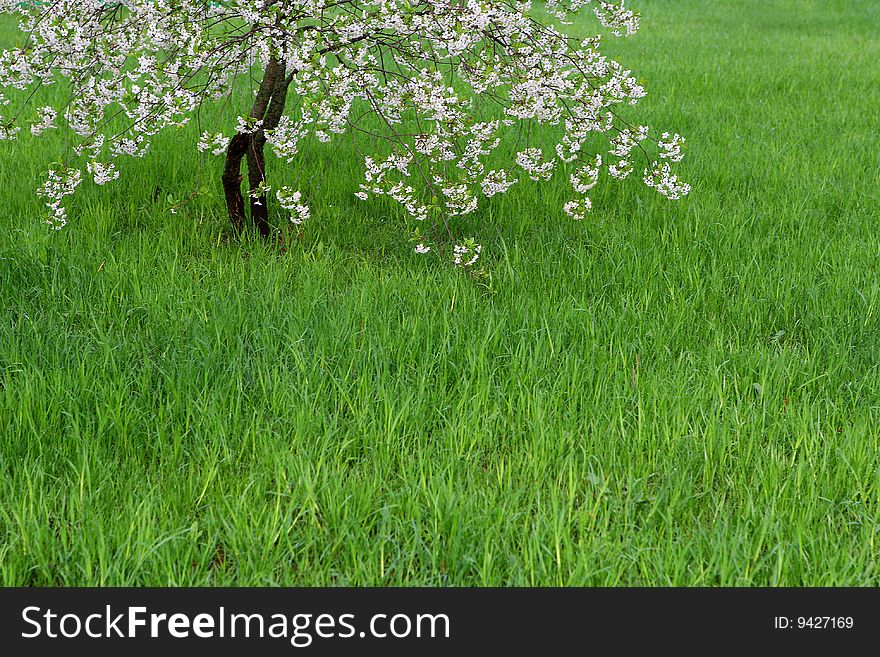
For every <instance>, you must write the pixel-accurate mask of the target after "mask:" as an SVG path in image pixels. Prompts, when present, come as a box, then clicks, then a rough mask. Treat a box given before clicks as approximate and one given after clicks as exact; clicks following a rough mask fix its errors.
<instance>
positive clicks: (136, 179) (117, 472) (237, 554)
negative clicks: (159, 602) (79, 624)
mask: <svg viewBox="0 0 880 657" xmlns="http://www.w3.org/2000/svg"><path fill="white" fill-rule="evenodd" d="M634 4H635V3H634ZM638 5H639V6H640V8H641V9H642V12H643V16H644V21H643V30H642V31H641V33H640V34H639V35H638V36H637V37H635V38H634V39H632V40H628V41H626V42H622V43H618V44H615V46H614V48H615V50H616V51H619V52H620V53H621V56H622V57H625V61H626V63H628V64H629V65H630V66H632V67H633V68H634V69H635V70H636V72H637V74H638V75H639V76H641V77H642V78H643V79H644V80H645V82H646V84H647V85H648V90H649V92H651V93H652V95H651V96H650V97H649V99H647V100H646V101H645V103H644V105H643V107H642V108H641V109H642V110H643V111H640V113H639V114H640V115H641V116H647V119H648V120H649V121H650V122H651V123H652V124H654V125H656V126H658V127H665V128H669V129H672V130H674V131H677V132H680V133H682V134H683V135H685V136H686V137H687V138H688V158H687V159H686V160H685V162H684V163H683V167H682V172H683V174H684V176H685V177H686V178H687V179H688V180H690V181H691V182H692V183H693V184H694V191H693V192H692V195H691V197H689V198H688V199H687V200H685V201H682V202H680V203H678V204H671V203H668V202H665V201H664V200H663V199H661V198H659V197H657V196H656V195H655V194H654V193H653V192H651V190H648V189H645V188H644V187H642V186H641V185H640V184H639V183H638V181H629V182H632V184H629V182H628V183H627V184H623V185H620V184H618V185H607V186H605V187H603V188H602V189H600V190H597V193H596V194H595V195H594V198H593V200H594V204H595V210H594V212H593V214H592V217H591V218H590V220H589V221H588V222H586V223H583V224H577V223H574V222H572V221H570V220H569V219H568V218H567V217H565V216H564V215H563V214H562V212H561V209H560V208H561V205H562V202H563V201H564V200H565V198H566V197H567V195H566V181H565V180H564V179H562V177H560V178H559V179H557V180H555V181H554V182H552V183H550V184H546V185H543V186H541V185H534V186H523V187H520V188H515V189H514V190H512V191H511V192H510V193H509V194H508V195H506V196H504V197H503V198H496V199H493V202H492V203H490V204H489V205H488V206H486V208H485V209H484V210H482V211H481V212H480V214H479V216H477V217H476V218H475V219H474V220H473V221H472V222H471V224H470V225H469V226H467V227H466V228H465V231H466V232H469V233H471V234H473V235H474V236H475V237H476V238H477V240H478V241H480V242H482V243H483V244H484V253H485V266H486V268H487V271H488V272H489V273H490V278H488V279H486V280H485V281H484V282H482V283H479V282H475V281H474V280H472V279H471V278H469V277H467V276H465V275H463V274H461V272H458V271H455V270H453V269H452V268H451V267H449V266H447V265H445V264H443V263H442V262H440V261H439V260H438V259H433V258H431V257H420V256H417V255H415V254H414V253H412V248H411V246H409V245H408V244H407V242H406V234H405V232H404V231H403V229H402V227H401V225H400V223H399V221H398V220H397V219H396V215H394V214H390V213H389V206H385V205H383V204H381V203H373V202H371V203H367V204H364V203H361V202H359V201H357V200H356V199H353V198H352V196H351V192H353V191H355V185H356V177H355V176H356V173H357V165H358V162H357V161H356V160H354V159H353V158H352V157H349V156H346V155H345V154H344V153H338V152H333V151H330V150H327V151H326V152H325V151H320V152H317V151H316V152H315V153H313V154H310V156H309V157H310V160H309V164H308V167H309V172H310V173H311V174H313V175H317V176H318V177H320V178H323V179H324V180H325V181H330V183H329V184H326V185H325V186H324V192H323V195H322V196H321V197H320V198H318V199H317V200H315V199H314V198H313V199H312V200H313V219H312V221H311V223H310V224H309V226H308V228H307V230H306V235H305V238H304V240H303V241H302V243H301V244H300V245H297V246H296V247H294V248H291V249H290V250H289V251H288V252H287V253H284V254H279V253H278V252H277V249H275V250H273V249H271V248H268V247H265V246H262V245H260V244H259V243H253V242H250V241H246V242H245V243H236V242H228V241H226V240H223V239H220V236H221V234H222V232H223V231H224V230H225V224H226V220H225V219H224V216H223V208H222V206H221V198H220V195H219V194H215V193H213V191H212V193H211V194H209V195H202V196H199V197H198V198H196V199H195V200H194V201H193V202H192V203H191V204H189V205H187V206H185V207H184V208H183V209H182V210H181V211H180V213H179V214H177V215H172V214H170V213H169V212H168V211H167V209H166V205H167V204H166V203H165V201H164V199H165V197H166V196H167V195H170V196H172V197H174V198H183V197H185V196H186V195H188V194H189V193H190V192H191V191H192V190H193V189H194V188H195V187H197V183H196V181H195V180H194V179H193V175H192V169H193V167H194V166H195V163H196V162H197V158H196V157H195V155H194V149H192V148H191V147H190V145H189V144H190V143H191V141H192V140H190V137H192V136H193V133H194V131H189V132H187V133H186V135H187V139H183V140H178V139H176V136H171V137H168V138H166V139H165V140H164V141H163V142H161V144H164V147H161V144H160V147H159V148H157V149H156V150H155V151H154V152H153V153H152V154H151V155H150V157H148V158H147V159H146V160H145V161H143V162H136V163H134V164H133V165H132V166H131V167H128V168H127V169H126V170H125V171H124V176H123V179H122V180H120V181H119V182H118V183H116V184H114V185H113V186H110V187H108V188H107V189H106V190H97V189H95V188H94V187H93V186H92V185H91V184H89V185H85V186H84V188H83V190H82V194H81V195H80V196H79V197H78V198H77V199H76V200H75V202H74V203H73V208H72V214H71V224H70V225H69V226H68V228H67V229H65V230H64V231H62V232H60V233H57V234H55V233H52V234H50V233H49V231H47V229H46V228H45V227H44V226H43V225H42V224H41V223H40V202H39V200H38V199H37V198H36V197H35V196H34V195H33V194H32V193H31V190H33V189H35V188H36V186H37V184H38V183H39V181H40V180H41V171H42V170H44V169H45V167H46V165H47V164H48V162H50V161H52V160H53V159H56V158H57V156H58V153H59V152H58V150H57V148H58V147H59V146H60V142H57V143H55V144H54V145H53V142H52V141H47V142H42V141H37V140H30V139H23V140H22V141H21V142H19V143H18V144H16V145H10V144H9V143H3V144H0V180H2V181H3V189H2V190H0V207H2V208H3V215H2V219H0V221H2V226H3V230H2V231H0V300H2V312H3V321H2V322H0V471H2V476H0V583H2V584H6V585H62V584H64V585H73V584H78V585H490V584H491V585H508V584H511V585H513V584H516V585H536V584H542V585H668V584H674V585H681V584H687V585H878V584H880V569H878V566H877V557H878V554H880V536H878V530H880V498H878V495H880V490H878V482H880V325H878V313H880V280H878V271H880V226H878V218H880V216H878V215H880V212H878V207H880V156H878V153H880V131H878V130H877V126H878V124H880V67H878V66H877V65H876V62H877V61H878V60H880V39H878V34H880V6H878V4H877V3H876V2H872V1H868V0H865V1H862V2H859V1H855V0H854V1H844V0H822V1H821V2H820V1H819V0H765V1H761V2H759V1H758V0H754V1H752V2H742V1H740V0H724V1H722V0H716V1H714V2H701V1H697V0H675V1H674V2H673V1H671V0H670V1H662V0H643V1H642V2H639V3H638ZM5 34H6V35H7V36H6V37H4V38H7V39H8V38H9V34H10V32H9V31H8V30H7V31H6V32H5ZM53 146H54V147H53ZM219 165H220V163H219V162H216V161H213V160H212V161H210V162H207V163H206V164H205V168H204V174H203V178H202V182H201V184H202V185H206V186H211V185H215V184H216V178H217V177H218V175H219V172H218V167H219ZM156 197H158V198H159V201H156V200H154V199H155V198H156Z"/></svg>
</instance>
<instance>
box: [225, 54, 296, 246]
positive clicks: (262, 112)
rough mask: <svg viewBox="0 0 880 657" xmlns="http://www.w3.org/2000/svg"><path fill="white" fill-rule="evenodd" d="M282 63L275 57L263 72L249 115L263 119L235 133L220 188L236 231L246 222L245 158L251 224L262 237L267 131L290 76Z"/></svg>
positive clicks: (267, 228)
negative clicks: (248, 130)
mask: <svg viewBox="0 0 880 657" xmlns="http://www.w3.org/2000/svg"><path fill="white" fill-rule="evenodd" d="M285 73H286V71H285V66H284V65H283V64H281V63H280V62H279V61H278V60H277V59H275V58H274V57H273V58H272V59H270V60H269V63H268V64H267V65H266V69H265V71H264V72H263V80H262V82H261V83H260V88H259V89H258V91H257V95H256V98H254V104H253V107H252V108H251V113H250V118H252V119H253V120H254V121H262V122H263V123H262V126H261V127H260V128H259V129H257V130H255V131H254V132H252V133H238V134H237V135H235V137H233V138H232V140H231V141H230V142H229V147H228V148H227V150H226V167H225V169H224V171H223V191H224V194H225V196H226V210H227V212H228V213H229V220H230V221H231V222H232V227H233V229H234V230H235V232H236V234H240V233H241V231H242V230H243V229H244V226H245V223H246V219H247V216H246V212H245V202H244V196H243V194H242V191H241V182H242V175H241V161H242V160H243V159H245V158H247V165H248V186H249V188H250V196H251V200H250V215H251V223H252V224H253V225H254V226H255V227H256V229H257V230H258V231H259V233H260V235H261V236H262V237H264V238H266V237H269V234H270V232H271V230H270V226H269V199H268V197H267V195H266V194H265V193H264V192H263V191H262V190H263V185H264V183H265V181H266V158H265V155H264V151H265V146H266V131H267V130H273V129H274V128H276V127H278V122H279V121H280V120H281V116H282V115H283V114H284V105H285V102H286V100H287V89H288V88H289V87H290V82H291V78H290V77H285Z"/></svg>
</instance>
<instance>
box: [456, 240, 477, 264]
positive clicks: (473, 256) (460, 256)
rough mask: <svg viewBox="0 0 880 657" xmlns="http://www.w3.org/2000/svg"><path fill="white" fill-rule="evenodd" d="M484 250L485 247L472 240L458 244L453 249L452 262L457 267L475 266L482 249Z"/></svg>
mask: <svg viewBox="0 0 880 657" xmlns="http://www.w3.org/2000/svg"><path fill="white" fill-rule="evenodd" d="M482 250H483V247H482V246H481V245H479V244H474V243H472V242H469V243H467V244H458V245H456V246H455V248H454V249H453V251H452V254H453V259H452V262H453V264H454V265H455V266H456V267H465V268H466V267H473V266H474V265H475V264H477V260H479V259H480V251H482ZM465 258H467V260H465Z"/></svg>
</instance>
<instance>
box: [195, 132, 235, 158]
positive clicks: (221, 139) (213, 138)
mask: <svg viewBox="0 0 880 657" xmlns="http://www.w3.org/2000/svg"><path fill="white" fill-rule="evenodd" d="M229 141H230V140H229V137H226V136H224V135H223V133H222V132H218V133H215V134H211V133H210V132H203V133H202V137H201V139H199V143H198V144H196V148H198V149H199V151H200V152H202V153H204V152H205V151H211V153H212V154H213V155H223V153H225V152H226V149H227V148H228V147H229Z"/></svg>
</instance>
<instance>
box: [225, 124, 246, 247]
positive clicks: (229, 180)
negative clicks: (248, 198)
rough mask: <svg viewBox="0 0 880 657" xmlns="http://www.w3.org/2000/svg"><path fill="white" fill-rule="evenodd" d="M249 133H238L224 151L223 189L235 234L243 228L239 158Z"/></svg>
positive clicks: (243, 217)
mask: <svg viewBox="0 0 880 657" xmlns="http://www.w3.org/2000/svg"><path fill="white" fill-rule="evenodd" d="M250 141H251V140H250V135H243V134H238V135H235V137H233V138H232V141H230V142H229V148H228V149H227V151H226V168H225V169H224V171H223V191H224V193H225V195H226V210H227V211H228V212H229V220H230V221H231V222H232V228H233V230H234V231H235V234H236V235H240V234H241V231H242V229H243V228H244V221H245V210H244V197H243V196H242V194H241V160H242V158H244V156H245V153H247V151H248V147H249V146H250Z"/></svg>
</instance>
